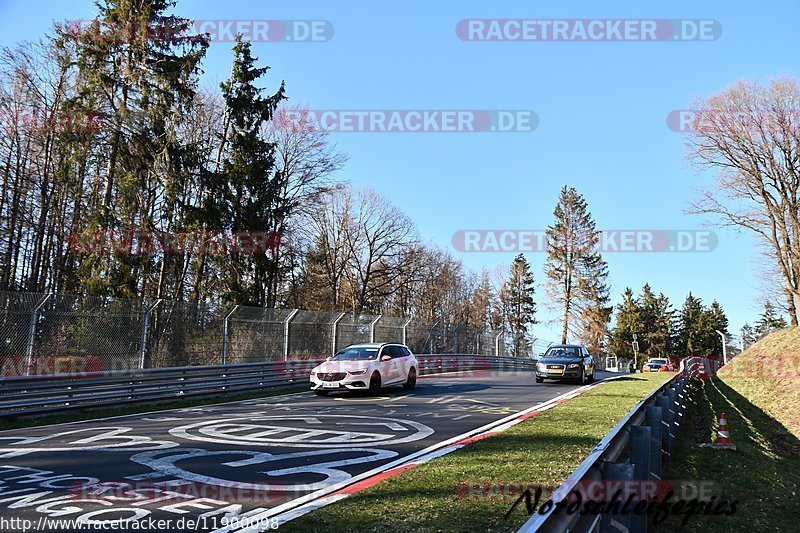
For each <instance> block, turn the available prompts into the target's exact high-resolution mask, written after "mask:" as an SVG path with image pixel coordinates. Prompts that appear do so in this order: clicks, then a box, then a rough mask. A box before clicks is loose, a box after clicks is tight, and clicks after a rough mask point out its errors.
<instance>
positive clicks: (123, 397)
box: [0, 354, 534, 417]
mask: <svg viewBox="0 0 800 533" xmlns="http://www.w3.org/2000/svg"><path fill="white" fill-rule="evenodd" d="M417 359H418V360H419V362H420V369H419V370H420V375H423V376H424V375H432V374H443V373H450V372H463V373H470V372H475V371H480V370H484V371H485V370H533V369H534V363H533V361H531V360H529V359H525V358H515V357H495V356H484V355H466V354H465V355H452V354H448V355H435V354H431V355H417ZM321 362H322V361H321V360H320V359H297V360H290V361H269V362H263V363H246V364H239V365H216V366H187V367H174V368H151V369H144V370H131V371H116V372H86V373H76V374H52V375H43V376H30V377H13V378H0V417H8V416H17V415H29V414H41V413H50V412H60V411H67V410H72V409H85V408H92V407H99V406H108V405H121V404H128V403H137V402H147V401H164V400H176V399H182V398H188V397H192V396H201V395H223V394H231V393H237V392H238V393H241V392H244V391H250V392H257V391H275V390H285V389H291V388H297V387H301V386H304V385H307V384H308V383H309V373H310V371H311V369H312V368H314V367H315V366H316V365H318V364H319V363H321ZM476 375H480V374H476Z"/></svg>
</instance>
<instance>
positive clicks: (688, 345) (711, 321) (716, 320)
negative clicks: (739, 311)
mask: <svg viewBox="0 0 800 533" xmlns="http://www.w3.org/2000/svg"><path fill="white" fill-rule="evenodd" d="M717 308H718V309H717V310H716V311H714V310H712V309H710V308H706V307H705V306H704V305H703V302H702V300H700V298H696V297H695V296H693V295H692V293H691V292H690V293H689V295H688V296H687V297H686V301H685V302H684V304H683V308H682V309H681V311H680V316H679V319H678V323H679V325H678V335H677V348H678V350H679V351H680V352H681V353H682V355H696V356H704V357H713V356H718V355H720V354H721V353H722V338H721V337H720V336H719V334H718V333H717V329H718V326H721V325H724V326H725V328H726V329H727V319H725V317H724V312H722V308H721V307H720V306H719V304H718V305H717ZM720 331H723V330H720Z"/></svg>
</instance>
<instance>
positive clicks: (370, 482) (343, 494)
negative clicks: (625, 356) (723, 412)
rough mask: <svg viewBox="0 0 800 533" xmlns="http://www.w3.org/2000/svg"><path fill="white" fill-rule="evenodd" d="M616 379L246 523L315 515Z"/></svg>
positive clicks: (554, 401) (515, 416) (434, 446)
mask: <svg viewBox="0 0 800 533" xmlns="http://www.w3.org/2000/svg"><path fill="white" fill-rule="evenodd" d="M618 377H620V376H614V377H610V378H606V379H603V380H600V381H597V382H595V383H592V384H589V385H584V386H583V387H579V388H577V389H575V390H572V391H569V392H567V393H564V394H562V395H560V396H556V397H555V398H552V399H550V400H547V401H546V402H542V403H540V404H538V405H534V406H533V407H529V408H528V409H525V410H522V411H519V412H517V413H514V414H511V415H509V416H507V417H505V418H502V419H500V420H495V421H494V422H490V423H489V424H486V425H484V426H481V427H479V428H476V429H473V430H471V431H468V432H466V433H462V434H461V435H457V436H455V437H451V438H450V439H447V440H445V441H442V442H440V443H437V444H434V445H432V446H429V447H427V448H425V449H422V450H420V451H418V452H415V453H412V454H411V455H408V456H405V457H401V458H399V459H397V460H395V461H392V462H390V463H387V464H385V465H383V466H380V467H378V468H374V469H372V470H369V471H367V472H363V473H361V474H359V475H357V476H354V477H352V478H351V479H348V480H347V481H343V482H341V483H336V484H333V485H331V486H330V487H326V488H324V489H321V490H318V491H316V492H313V493H311V494H307V495H306V496H303V497H301V498H297V499H295V500H292V501H290V502H286V503H284V504H282V505H279V506H277V507H274V508H272V509H269V510H268V511H265V512H263V513H261V514H258V515H253V516H250V517H248V520H249V521H250V523H252V524H259V523H265V522H268V521H269V519H273V520H274V519H277V521H278V524H279V525H281V524H285V523H286V522H289V521H290V520H294V519H295V518H297V517H299V516H302V515H304V514H307V513H310V512H311V511H315V510H317V509H320V508H322V507H326V506H328V505H330V504H332V503H334V502H338V501H339V500H343V499H344V498H347V497H348V496H351V495H353V494H356V493H358V492H361V491H362V490H364V489H367V488H369V487H372V486H374V485H377V484H378V483H380V482H381V481H383V480H385V479H388V478H390V477H394V476H396V475H397V474H399V473H401V472H405V471H406V470H411V469H412V468H416V467H417V466H419V465H421V464H424V463H427V462H428V461H430V460H432V459H435V458H437V457H442V456H443V455H447V454H449V453H451V452H454V451H456V450H458V449H460V448H463V447H464V446H467V445H469V444H472V443H473V442H477V441H479V440H482V439H485V438H486V437H491V436H492V435H496V434H498V433H501V432H503V431H505V430H507V429H508V428H510V427H512V426H515V425H517V424H519V423H520V422H522V421H523V420H527V419H528V418H531V417H532V416H536V415H538V414H539V413H542V412H544V411H547V410H548V409H552V408H553V407H555V406H557V405H559V404H562V403H564V402H566V401H568V400H571V399H572V398H574V397H576V396H579V395H581V394H583V393H584V392H586V391H588V390H590V389H592V388H594V387H597V386H598V385H602V384H603V383H605V382H607V381H611V380H614V379H617V378H618ZM259 529H263V528H259V527H249V528H242V529H237V530H236V531H243V532H251V531H252V532H255V531H259ZM226 531H232V529H230V528H220V529H217V530H216V532H219V533H222V532H226Z"/></svg>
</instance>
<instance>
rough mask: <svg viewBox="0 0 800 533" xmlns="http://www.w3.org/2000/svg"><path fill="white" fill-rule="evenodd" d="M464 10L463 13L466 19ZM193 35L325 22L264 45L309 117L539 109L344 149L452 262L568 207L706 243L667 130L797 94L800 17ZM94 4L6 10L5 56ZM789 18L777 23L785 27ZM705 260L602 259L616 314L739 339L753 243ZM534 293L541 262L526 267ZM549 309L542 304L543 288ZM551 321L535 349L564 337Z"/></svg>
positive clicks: (283, 11)
mask: <svg viewBox="0 0 800 533" xmlns="http://www.w3.org/2000/svg"><path fill="white" fill-rule="evenodd" d="M456 4H457V5H456ZM175 12H176V13H178V14H180V15H182V16H186V17H188V18H192V19H212V20H217V19H241V20H263V19H269V20H285V19H293V20H297V19H312V20H326V21H329V22H330V23H331V24H332V25H333V27H334V28H335V34H334V36H333V38H332V39H331V40H329V41H327V42H322V43H256V44H254V53H255V55H257V56H258V57H259V59H260V60H261V62H262V63H263V64H267V65H269V66H270V67H271V68H272V70H271V77H270V80H269V83H271V84H272V87H276V86H277V84H278V83H279V81H280V80H281V79H283V80H285V81H286V85H287V92H288V95H289V96H290V98H291V99H292V101H293V102H297V103H305V104H307V105H308V106H309V107H310V108H312V109H364V110H367V109H531V110H534V111H535V112H536V113H537V114H538V117H539V126H538V128H537V129H536V130H535V131H534V132H528V133H334V134H333V140H334V141H335V142H336V143H337V144H338V146H339V148H340V149H341V150H342V151H344V152H347V153H348V154H350V161H349V163H348V165H347V167H346V169H345V170H344V172H342V175H341V177H342V178H345V179H348V180H350V181H351V182H352V183H353V184H355V185H367V184H369V185H371V186H372V187H373V188H375V189H376V190H377V191H378V192H380V193H381V194H383V195H385V196H387V197H389V198H390V199H391V200H392V201H393V202H394V203H395V204H397V205H398V206H400V207H401V208H402V209H404V210H405V211H406V212H407V213H408V214H409V215H410V216H411V217H412V218H413V219H414V220H415V221H416V222H417V224H418V226H419V230H420V233H421V235H422V237H423V238H424V239H425V240H427V241H430V242H433V243H436V244H438V245H440V246H442V247H445V248H449V249H451V250H452V246H451V243H450V239H451V236H452V235H453V233H454V232H456V231H458V230H460V229H508V228H513V229H543V228H545V227H546V226H547V225H548V224H550V223H551V219H552V210H553V206H554V204H555V202H556V199H557V196H558V192H559V190H560V188H561V187H562V186H563V185H564V184H569V185H571V186H574V187H576V188H577V189H578V191H579V192H581V193H582V194H584V195H585V196H586V198H587V200H588V203H589V206H590V209H591V211H592V213H593V214H594V217H595V220H596V221H597V224H598V227H599V228H601V229H602V228H608V229H698V228H701V227H702V226H703V224H704V223H705V222H707V220H704V219H703V218H702V217H698V216H690V215H686V214H684V210H685V209H686V207H687V206H688V203H689V202H690V201H691V199H692V198H693V197H694V196H695V190H696V188H698V187H701V186H704V185H709V184H711V182H712V179H713V175H712V174H709V173H704V174H701V173H698V172H696V171H695V170H694V169H693V168H692V167H691V166H690V165H689V164H688V163H687V161H686V160H685V157H684V156H685V144H684V143H685V138H684V136H683V134H681V133H676V132H674V131H672V130H670V129H669V128H668V127H667V123H666V117H667V115H668V114H669V113H670V111H673V110H676V109H687V108H689V107H690V106H691V102H692V101H693V100H694V99H695V98H698V97H702V96H705V95H709V94H711V93H713V92H716V91H719V90H721V89H722V88H724V87H726V86H728V85H730V84H731V83H733V82H735V81H736V80H738V79H740V78H748V79H758V80H767V79H768V78H770V77H775V76H779V75H789V76H793V77H798V75H799V73H798V62H797V50H798V49H800V34H798V32H797V31H796V24H797V19H798V16H800V5H798V4H797V3H796V2H794V1H792V0H782V1H774V2H770V3H769V8H768V9H767V8H766V7H761V6H760V5H759V4H757V3H744V2H742V3H734V2H729V1H728V2H721V1H705V2H689V1H672V2H668V3H666V2H665V3H660V4H656V3H651V2H633V1H625V2H622V1H617V2H603V3H598V2H595V1H573V2H568V3H566V2H556V1H537V2H525V1H521V0H520V1H516V2H508V1H505V2H504V1H495V2H492V3H491V4H490V3H487V2H476V1H460V2H458V3H456V2H450V3H445V2H430V1H426V2H420V1H416V0H406V1H402V2H401V1H383V2H374V1H371V2H359V1H347V0H343V1H340V2H329V1H304V2H272V1H260V2H247V1H243V0H226V1H225V2H219V1H211V0H180V1H179V2H178V5H177V7H176V9H175ZM93 13H94V7H93V5H92V3H91V2H90V1H89V0H71V1H69V2H64V1H60V0H37V1H36V2H31V1H30V0H26V1H22V0H0V44H2V45H10V44H13V43H14V42H16V41H18V40H22V39H35V38H38V37H39V36H41V35H42V34H44V33H45V32H47V31H49V28H50V27H51V23H52V21H53V20H70V19H82V18H91V17H92V15H93ZM778 14H779V16H778ZM466 18H527V19H532V18H536V19H561V18H564V19H573V18H577V19H591V18H626V19H633V18H646V19H654V18H655V19H715V20H717V21H719V23H720V24H721V25H722V28H723V31H722V35H721V37H720V38H719V39H717V40H715V41H710V42H708V41H706V42H702V41H689V42H465V41H462V40H460V39H459V38H458V37H457V35H456V32H455V28H456V24H457V23H458V21H459V20H461V19H466ZM230 46H231V45H230V44H229V43H214V44H212V46H211V49H210V52H209V56H208V58H207V61H206V62H205V71H206V75H205V81H206V82H207V83H209V84H216V83H218V82H219V81H220V80H222V79H224V78H225V77H226V75H227V74H228V71H229V68H230V63H229V61H230ZM717 233H718V237H719V246H718V247H717V248H716V250H714V251H713V252H705V253H616V254H612V253H609V254H606V256H605V258H606V260H607V261H608V263H609V268H610V272H611V276H610V281H611V284H612V288H613V295H614V301H615V302H616V301H618V299H619V295H620V293H621V292H622V291H623V290H624V288H625V287H626V286H631V287H634V288H635V289H637V290H638V289H639V288H640V287H641V286H642V285H643V284H644V283H645V282H649V283H650V284H651V285H652V286H653V287H654V289H655V290H657V291H662V292H664V293H665V294H667V295H668V296H669V297H670V298H671V299H672V301H673V303H674V305H675V306H676V307H679V306H680V305H681V304H682V302H683V299H684V298H685V296H686V294H687V293H688V292H689V291H692V292H693V293H694V294H695V295H698V296H700V297H701V298H703V299H704V301H706V302H707V303H710V302H711V300H713V299H717V300H718V301H719V302H720V303H721V304H722V305H723V307H724V308H725V310H726V311H727V313H728V316H729V318H730V320H731V326H732V328H731V329H734V330H738V328H739V327H740V326H741V325H742V323H744V322H749V321H752V320H753V319H754V317H755V316H756V315H757V314H758V312H759V304H758V303H757V301H758V299H759V292H760V291H759V287H760V282H759V279H758V275H757V273H756V271H755V267H754V260H755V259H756V257H757V250H756V248H755V245H754V241H753V240H752V239H751V238H750V237H749V236H748V235H740V234H737V233H735V232H732V231H728V230H717ZM453 253H454V254H455V255H456V256H457V257H459V258H461V259H462V260H463V261H464V263H465V265H466V266H468V267H469V268H472V269H480V268H481V267H483V266H486V267H487V268H489V269H494V267H495V265H497V264H501V263H504V264H507V263H509V262H510V261H511V260H512V259H513V254H511V253H481V254H464V253H459V252H456V251H455V250H453ZM528 258H529V260H530V261H531V263H532V264H533V266H534V272H535V276H536V279H537V282H538V283H540V284H541V283H542V282H543V274H542V265H543V264H544V260H545V257H544V254H541V253H532V254H529V255H528ZM538 293H539V298H543V297H544V288H543V287H541V286H540V287H539V289H538ZM548 318H550V317H548V316H547V313H546V312H545V311H544V309H542V312H541V313H540V317H539V319H540V320H541V321H542V322H543V323H542V324H540V325H537V326H535V327H534V334H535V335H536V336H537V337H540V338H545V339H548V340H551V339H555V338H556V337H557V333H556V332H557V330H558V328H557V327H555V326H548V325H547V324H546V322H547V320H548Z"/></svg>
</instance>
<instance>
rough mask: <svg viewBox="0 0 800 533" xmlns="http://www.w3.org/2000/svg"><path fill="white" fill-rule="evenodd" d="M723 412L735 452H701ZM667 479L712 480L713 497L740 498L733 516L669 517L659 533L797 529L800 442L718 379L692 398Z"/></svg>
mask: <svg viewBox="0 0 800 533" xmlns="http://www.w3.org/2000/svg"><path fill="white" fill-rule="evenodd" d="M720 412H724V413H725V414H726V416H727V420H728V428H729V430H730V433H731V438H732V439H733V442H734V444H735V445H736V447H737V451H727V450H713V449H709V448H699V447H697V446H696V444H698V443H701V442H711V441H712V440H713V438H714V437H715V436H716V431H717V420H716V416H717V415H718V414H719V413H720ZM687 415H688V417H689V420H691V421H692V422H693V424H692V425H693V428H694V431H691V429H692V428H686V430H685V431H681V433H680V435H679V438H678V445H677V448H676V449H675V451H674V454H673V458H674V459H673V463H672V464H671V465H670V466H669V469H668V471H667V477H668V478H669V479H674V480H696V481H711V482H713V485H711V486H710V487H711V489H710V491H709V492H708V494H709V496H715V497H716V499H717V501H720V500H726V501H728V502H732V501H734V500H738V502H737V509H736V512H735V514H733V515H731V516H724V515H723V516H711V515H697V516H694V517H692V518H691V520H690V521H689V522H688V523H687V524H685V525H684V524H681V521H680V519H678V518H670V519H669V520H667V521H666V522H665V523H664V524H662V525H661V526H660V527H659V528H658V531H674V530H675V529H680V530H681V531H741V532H750V531H796V530H797V518H798V516H800V441H798V439H797V437H796V436H795V435H793V434H792V433H790V432H789V431H788V430H787V429H786V428H785V427H784V426H783V425H782V424H781V423H780V422H778V421H776V420H775V419H774V418H772V417H771V416H769V415H768V414H767V413H765V412H764V411H763V410H761V409H760V408H759V407H757V406H756V405H754V404H753V403H751V402H750V401H749V399H748V397H747V396H744V395H742V394H741V391H739V390H737V389H736V388H735V386H731V384H730V383H728V382H727V381H726V380H723V379H720V378H716V379H713V380H710V381H707V382H706V383H705V385H704V386H703V387H700V388H699V390H697V391H696V393H695V395H694V401H693V402H692V403H691V404H690V408H689V411H688V412H687Z"/></svg>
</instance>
